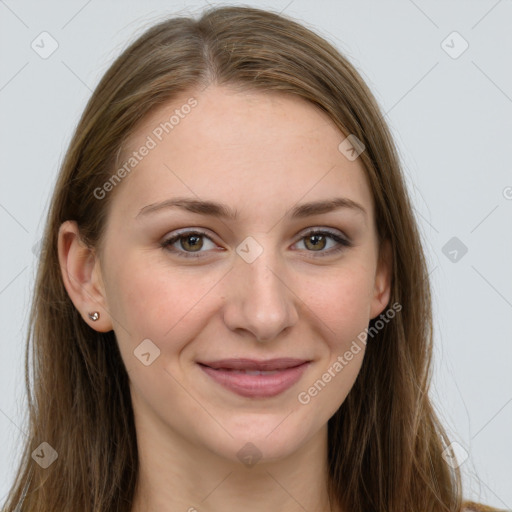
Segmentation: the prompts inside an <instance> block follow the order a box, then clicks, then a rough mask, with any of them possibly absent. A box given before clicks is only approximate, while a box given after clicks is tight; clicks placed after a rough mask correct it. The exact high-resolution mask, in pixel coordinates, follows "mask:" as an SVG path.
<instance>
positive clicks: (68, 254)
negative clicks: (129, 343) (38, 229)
mask: <svg viewBox="0 0 512 512" xmlns="http://www.w3.org/2000/svg"><path fill="white" fill-rule="evenodd" d="M58 253H59V264H60V269H61V274H62V279H63V282H64V286H65V288H66V291H67V292H68V295H69V297H70V299H71V301H72V302H73V304H74V305H75V307H76V309H77V310H78V311H79V313H80V314H81V316H82V318H83V319H84V321H85V322H86V323H87V324H88V325H90V326H91V327H92V328H93V329H95V330H96V331H99V332H108V331H111V330H112V321H111V318H110V315H109V313H108V310H107V307H106V298H105V290H104V287H103V282H102V280H101V271H100V266H99V260H98V259H97V257H96V254H95V252H94V250H93V249H92V248H90V247H88V246H87V245H86V244H85V243H84V242H83V241H82V239H81V237H80V231H79V229H78V225H77V223H76V222H75V221H66V222H63V223H62V225H61V226H60V229H59V236H58ZM94 312H97V313H98V318H97V320H93V318H94V317H96V315H93V316H92V317H91V316H89V314H90V313H91V314H93V313H94Z"/></svg>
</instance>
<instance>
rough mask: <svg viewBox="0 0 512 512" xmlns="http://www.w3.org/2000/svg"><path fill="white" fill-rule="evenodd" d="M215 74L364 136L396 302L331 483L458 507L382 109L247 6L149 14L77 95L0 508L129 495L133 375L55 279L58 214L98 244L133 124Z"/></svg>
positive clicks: (351, 72) (325, 47) (333, 454)
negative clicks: (18, 448) (297, 103)
mask: <svg viewBox="0 0 512 512" xmlns="http://www.w3.org/2000/svg"><path fill="white" fill-rule="evenodd" d="M209 84H218V85H230V86H233V87H238V88H240V90H242V89H245V90H251V91H262V92H265V91H280V92H282V93H285V94H293V95H298V96H300V97H302V98H304V99H306V100H307V101H309V102H312V103H313V104H315V105H316V106H318V107H319V108H320V109H322V110H323V111H324V112H326V113H327V114H328V115H329V116H330V118H331V119H332V120H333V121H334V122H335V123H336V126H337V127H338V128H339V129H340V131H341V132H342V133H343V134H345V135H346V136H348V135H349V134H352V135H355V136H356V137H357V138H358V139H359V140H360V141H362V142H363V144H364V146H365V150H364V151H363V152H362V153H361V155H360V158H361V159H362V162H363V164H364V167H365V169H366V172H367V176H368V179H369V183H370V185H371V189H372V193H373V197H374V202H375V212H376V222H377V228H378V233H379V237H380V239H381V240H385V239H387V240H389V241H390V242H391V247H392V256H393V268H392V271H393V278H392V293H391V299H390V303H392V304H393V303H395V302H398V303H400V304H401V305H402V306H403V307H402V310H401V311H400V314H398V315H396V317H395V318H394V319H393V321H391V322H388V323H387V324H386V325H385V327H384V328H382V329H379V332H378V334H377V335H376V336H375V337H373V339H371V340H369V341H368V344H367V349H366V354H365V357H364V360H363V364H362V368H361V371H360V374H359V375H358V377H357V380H356V382H355V384H354V386H353V388H352V390H351V391H350V393H349V395H348V396H347V398H346V400H345V401H344V403H343V404H342V405H341V407H340V408H339V410H338V411H337V412H336V413H335V415H334V416H333V417H332V418H331V419H330V420H329V423H328V447H329V453H328V460H329V470H330V477H331V479H330V482H329V485H330V489H331V492H332V495H333V497H334V499H336V500H337V501H338V502H339V503H342V504H343V506H344V507H346V509H347V510H350V511H351V512H367V511H369V510H373V511H382V512H384V511H386V512H391V511H396V512H398V511H400V512H403V511H404V510H414V511H418V510H421V511H423V512H441V511H450V512H459V510H460V509H461V506H462V491H461V478H460V473H459V470H458V469H454V470H452V469H451V467H450V466H449V465H448V464H447V463H446V462H445V460H444V459H443V457H442V452H443V450H444V449H445V448H446V446H448V445H449V440H448V438H447V435H446V433H445V430H444V429H443V426H442V425H441V423H440V421H439V419H438V418H437V416H436V413H435V411H434V409H433V406H432V403H431V401H430V399H429V395H428V390H429V381H430V372H431V369H430V365H431V355H432V312H431V296H430V287H429V279H428V272H427V267H426V262H425V258H424V253H423V250H422V245H421V240H420V236H419V232H418V229H417V225H416V221H415V218H414V216H413V213H412V208H411V203H410V199H409V198H408V194H407V190H406V187H405V185H404V180H403V176H402V171H401V168H400V162H399V158H398V155H397V152H396V149H395V146H394V143H393V140H392V138H391V135H390V132H389V130H388V128H387V126H386V124H385V122H384V120H383V115H382V113H381V111H380V110H379V107H378V105H377V103H376V101H375V99H374V97H373V96H372V94H371V92H370V91H369V89H368V87H367V86H366V85H365V83H364V82H363V80H362V78H361V77H360V75H359V74H358V73H357V71H356V70H355V69H354V67H353V66H352V65H351V64H350V63H349V62H348V61H347V60H346V58H345V57H343V56H342V55H340V53H339V52H338V51H337V50H336V49H335V48H334V47H333V46H331V45H330V44H329V43H328V42H326V41H325V40H324V39H322V38H321V37H319V36H318V35H316V34H314V33H313V32H311V31H310V30H309V29H307V28H305V27H304V26H302V25H300V24H298V23H296V22H294V21H292V20H291V19H289V18H286V17H284V16H281V15H278V14H275V13H272V12H269V11H263V10H259V9H255V8H248V7H220V8H212V9H209V10H208V11H206V12H205V13H203V15H202V16H201V17H200V18H199V19H198V20H195V19H192V18H186V17H178V18H172V19H167V20H165V21H163V22H160V23H158V24H157V25H155V26H153V27H151V28H150V29H149V30H147V31H146V32H145V33H144V34H143V35H142V36H140V37H139V38H138V39H137V40H136V41H135V42H134V43H132V44H131V45H130V46H129V47H128V48H127V49H126V50H125V51H124V52H123V53H122V55H120V56H119V57H118V58H117V60H116V61H115V62H114V63H113V65H112V66H111V67H110V69H108V71H107V72H106V74H105V75H104V77H103V78H102V80H101V81H100V83H99V85H98V86H97V87H96V90H95V91H94V93H93V95H92V97H91V98H90V100H89V102H88V104H87V106H86V108H85V111H84V113H83V115H82V118H81V120H80V122H79V124H78V126H77V129H76V132H75V134H74V136H73V139H72V141H71V144H70V146H69V149H68V151H67V153H66V156H65V159H64V162H63V165H62V168H61V170H60V174H59V177H58V180H57V183H56V186H55V191H54V194H53V198H52V202H51V206H50V210H49V214H48V220H47V224H46V228H45V232H44V237H43V240H42V247H41V250H42V252H41V256H40V262H39V267H38V275H37V281H36V285H35V292H34V298H33V304H32V311H31V321H30V327H29V332H28V337H27V349H26V350H27V351H26V364H25V372H26V388H27V394H28V403H29V410H28V413H29V420H28V440H27V441H26V444H25V446H24V453H23V456H22V459H21V463H20V467H19V469H18V472H17V476H16V481H15V482H14V484H13V487H12V489H11V492H10V494H9V497H8V501H7V505H6V508H5V509H4V510H5V511H6V512H14V511H15V510H20V511H27V512H38V511H41V512H50V511H54V510H59V511H73V512H74V511H76V510H84V511H91V512H92V511H95V512H97V511H109V512H114V511H118V512H126V511H127V510H130V508H131V504H132V500H133V493H134V489H135V487H136V482H137V476H138V458H137V445H136V435H135V427H134V419H133V410H132V405H131V398H130V393H129V380H128V375H127V372H126V369H125V366H124V364H123V361H122V359H121V356H120V352H119V350H118V346H117V342H116V338H115V335H114V332H113V331H111V332H108V333H99V332H96V331H95V330H93V329H91V328H90V327H89V326H88V325H87V324H86V323H85V322H84V321H83V319H82V318H81V316H80V314H79V313H78V311H77V310H76V309H75V307H74V305H73V303H72V302H71V300H70V298H69V296H68V294H67V292H66V290H65V288H64V285H63V281H62V277H61V273H60V268H59V263H58V252H57V235H58V229H59V226H60V225H61V223H63V222H64V221H66V220H69V219H71V220H75V221H77V223H78V225H79V227H80V231H81V234H82V237H83V239H84V241H86V243H87V244H89V245H90V247H93V248H94V247H98V246H99V244H100V243H101V239H102V233H103V231H102V230H103V228H104V226H105V221H106V216H107V214H108V205H109V203H110V201H111V200H112V196H113V193H112V194H107V195H106V196H105V198H104V199H102V200H98V198H97V195H96V194H95V193H94V191H95V190H97V189H98V188H101V187H102V186H103V185H104V184H105V182H106V181H108V180H109V179H110V178H111V177H112V174H113V171H114V170H115V169H117V167H116V166H117V165H118V161H117V160H118V155H119V154H120V151H121V149H122V146H123V144H124V143H125V142H126V140H127V138H128V137H129V135H130V134H131V133H133V131H134V129H135V128H136V127H137V125H138V123H139V122H140V121H141V120H142V119H143V118H144V117H145V116H146V115H148V114H149V112H150V111H152V109H155V108H158V107H159V106H161V105H162V104H163V103H165V102H168V101H170V100H172V99H173V98H174V97H176V96H178V95H179V94H182V93H184V92H187V91H193V90H197V89H198V88H204V87H206V86H207V85H209ZM340 140H341V139H340ZM373 322H374V321H371V322H370V327H372V323H373ZM31 371H32V374H31ZM31 378H32V384H31V382H30V379H31ZM32 390H33V391H32ZM42 442H46V443H48V444H49V445H50V446H51V447H52V448H53V449H54V450H55V451H56V453H57V454H58V458H57V460H56V461H55V462H54V463H53V464H52V465H51V466H50V467H48V468H46V469H43V468H42V467H40V465H39V464H36V462H34V459H33V457H32V454H33V452H34V450H36V448H37V449H39V450H40V449H41V448H38V447H39V446H40V444H41V443H42ZM45 447H46V445H44V446H43V448H45ZM17 505H18V508H16V506H17Z"/></svg>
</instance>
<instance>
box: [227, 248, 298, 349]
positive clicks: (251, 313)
mask: <svg viewBox="0 0 512 512" xmlns="http://www.w3.org/2000/svg"><path fill="white" fill-rule="evenodd" d="M269 253H270V250H269V251H264V252H263V254H261V255H260V256H259V257H258V258H257V259H256V260H255V261H253V262H252V263H248V262H246V261H244V260H243V259H242V258H239V257H237V260H236V263H235V264H234V265H235V267H234V268H233V270H232V271H231V272H229V274H228V279H227V282H225V283H224V286H225V288H224V291H225V297H226V303H225V305H224V315H223V317H224V323H225V324H226V326H227V327H228V328H229V329H231V330H232V331H238V332H243V331H245V332H246V333H247V332H249V333H251V334H252V335H253V336H254V337H255V338H256V340H257V341H260V342H266V341H271V340H274V339H276V338H277V337H278V336H279V334H280V333H281V332H282V331H284V330H285V329H287V328H289V327H292V326H293V325H295V324H296V323H297V320H298V318H299V314H298V311H297V301H298V298H297V297H296V296H295V294H294V293H293V291H292V289H291V288H290V285H291V283H290V282H289V281H290V280H289V279H287V274H286V272H285V270H284V268H283V266H282V265H279V264H278V262H277V261H276V259H275V258H273V257H271V255H270V254H269ZM287 281H288V282H287Z"/></svg>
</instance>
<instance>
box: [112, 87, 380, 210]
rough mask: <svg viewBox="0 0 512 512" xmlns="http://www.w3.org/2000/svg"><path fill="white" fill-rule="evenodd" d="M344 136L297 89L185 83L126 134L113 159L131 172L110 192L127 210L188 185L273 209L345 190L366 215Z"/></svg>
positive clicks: (364, 184) (359, 177)
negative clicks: (198, 87)
mask: <svg viewBox="0 0 512 512" xmlns="http://www.w3.org/2000/svg"><path fill="white" fill-rule="evenodd" d="M343 139H345V135H344V134H343V133H342V132H341V131H340V130H339V129H338V128H337V127H336V125H335V124H334V122H333V121H332V120H331V119H330V118H329V116H328V115H327V114H326V113H325V112H323V111H321V110H320V109H319V108H318V107H316V106H315V105H313V104H312V103H310V102H307V101H306V100H304V99H302V98H299V97H297V96H292V95H288V94H282V93H274V92H271V93H267V92H265V93H262V92H236V91H233V90H231V89H229V88H226V87H217V86H211V87H209V88H207V89H206V90H204V91H200V92H196V93H192V92H191V93H185V94H182V95H181V96H179V97H177V98H174V99H173V100H172V101H170V102H168V103H167V104H164V105H162V106H161V107H159V108H158V109H157V110H155V111H153V112H152V113H151V114H150V115H148V116H147V117H146V118H145V119H144V120H143V122H141V123H140V125H139V126H138V127H137V128H136V129H135V130H134V132H133V133H132V134H131V136H130V137H129V138H128V139H127V141H126V143H125V145H124V150H123V152H122V153H121V158H120V163H119V166H123V165H124V166H125V168H126V169H127V170H129V172H127V173H126V178H124V179H123V182H122V183H121V186H119V189H120V190H117V191H116V194H118V195H119V196H120V197H119V198H116V200H115V202H117V203H118V206H119V207H120V208H122V209H123V212H124V213H125V214H129V215H130V216H133V215H132V214H134V213H136V212H135V210H136V211H138V210H139V209H140V208H142V207H143V206H145V205H147V204H149V203H151V202H156V201H161V200H166V199H169V198H172V197H173V196H180V197H182V196H184V195H188V196H190V197H195V198H197V197H199V198H201V199H213V200H216V201H219V200H221V201H223V202H228V203H230V204H232V205H233V207H235V208H236V209H237V210H240V211H241V212H242V213H243V212H244V211H245V210H246V209H248V208H250V209H251V210H252V211H253V213H254V211H255V210H254V208H263V207H265V208H271V209H273V210H274V213H276V214H277V213H278V210H279V208H281V209H282V208H283V207H287V208H288V207H290V206H292V205H293V204H294V203H297V202H299V201H300V200H301V199H302V200H304V201H314V200H319V199H325V198H326V197H333V196H335V195H343V196H346V197H349V198H351V199H353V200H355V201H357V202H360V203H362V204H364V206H365V208H366V209H367V211H368V213H369V215H370V216H371V217H372V216H373V201H372V195H371V190H370V188H369V183H368V179H367V177H366V172H365V170H364V167H363V165H362V163H361V160H360V159H356V160H354V161H351V160H348V159H347V158H346V157H345V156H344V154H342V153H341V152H340V151H339V149H338V146H339V144H340V142H341V141H342V140H343ZM274 207H275V208H274ZM256 211H257V210H256Z"/></svg>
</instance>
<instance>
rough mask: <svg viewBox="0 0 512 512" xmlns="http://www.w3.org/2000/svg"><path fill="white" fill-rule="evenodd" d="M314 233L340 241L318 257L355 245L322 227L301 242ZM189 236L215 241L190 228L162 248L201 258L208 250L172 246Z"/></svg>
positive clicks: (319, 252)
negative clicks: (192, 250)
mask: <svg viewBox="0 0 512 512" xmlns="http://www.w3.org/2000/svg"><path fill="white" fill-rule="evenodd" d="M314 235H324V236H325V235H326V236H327V237H328V238H331V239H332V240H334V241H335V242H337V243H338V247H335V248H331V249H329V250H328V251H318V257H320V258H321V257H323V256H327V255H332V254H337V253H338V252H341V251H343V250H345V249H347V248H349V247H352V245H353V244H352V243H351V242H350V241H348V240H347V239H345V238H342V237H341V236H339V235H338V234H336V233H333V232H331V231H327V230H320V229H313V230H311V231H308V232H307V233H306V234H305V235H303V236H302V237H301V238H300V240H299V242H300V241H301V240H303V239H305V238H308V237H311V236H314ZM189 236H201V237H205V238H207V239H208V240H210V241H211V242H213V240H212V239H211V238H210V237H209V236H208V235H207V234H206V233H205V232H203V231H197V230H190V231H182V232H181V233H178V234H176V235H174V236H172V237H170V238H168V239H167V240H164V241H163V242H162V243H161V244H160V245H161V247H162V248H164V249H166V250H167V251H169V252H172V253H174V254H176V255H177V256H179V257H181V258H201V257H202V256H201V254H202V253H204V252H206V251H197V252H187V251H184V250H177V249H176V248H174V247H172V245H173V244H175V243H176V242H178V241H179V240H181V239H183V238H187V237H189ZM306 252H312V253H316V252H317V251H308V250H306Z"/></svg>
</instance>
